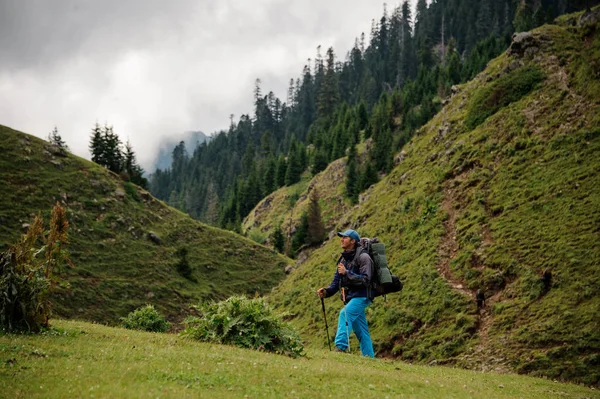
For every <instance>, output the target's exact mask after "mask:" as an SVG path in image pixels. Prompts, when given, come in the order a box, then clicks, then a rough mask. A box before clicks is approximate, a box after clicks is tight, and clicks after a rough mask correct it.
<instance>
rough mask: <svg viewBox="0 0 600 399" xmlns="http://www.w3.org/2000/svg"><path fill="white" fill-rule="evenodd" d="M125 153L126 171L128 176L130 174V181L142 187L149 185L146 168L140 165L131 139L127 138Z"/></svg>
mask: <svg viewBox="0 0 600 399" xmlns="http://www.w3.org/2000/svg"><path fill="white" fill-rule="evenodd" d="M124 155H125V157H124V158H125V161H124V164H125V172H127V176H129V181H131V182H132V183H134V184H137V185H138V186H140V187H143V188H146V187H147V186H148V180H147V179H146V178H144V176H143V174H144V169H142V167H141V166H139V165H138V163H137V160H136V156H135V152H134V151H133V147H132V146H131V143H130V142H129V140H127V144H125V154H124Z"/></svg>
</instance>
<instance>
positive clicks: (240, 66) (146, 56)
mask: <svg viewBox="0 0 600 399" xmlns="http://www.w3.org/2000/svg"><path fill="white" fill-rule="evenodd" d="M397 5H398V4H395V3H388V7H390V8H393V7H396V6H397ZM382 12H383V1H366V0H362V1H358V0H326V1H322V0H214V1H213V0H196V1H192V0H175V1H167V0H102V1H98V0H51V1H50V0H0V124H2V125H7V126H9V127H11V128H13V129H16V130H21V131H24V132H26V133H30V134H33V135H36V136H39V137H43V138H45V137H47V135H48V133H49V132H50V131H51V130H52V128H53V127H54V126H57V127H58V130H59V133H60V134H61V136H62V137H63V139H64V140H65V141H66V142H67V144H68V145H69V146H70V148H71V150H72V152H73V153H75V154H77V155H79V156H82V157H85V158H89V153H88V149H87V146H88V141H89V134H90V130H91V128H92V126H93V125H94V123H95V122H96V121H98V122H99V123H100V124H104V123H105V122H108V124H111V125H113V126H114V129H115V132H116V133H117V134H118V135H119V137H121V139H122V140H123V141H126V140H127V139H129V140H130V141H131V143H132V145H133V148H134V150H135V151H136V153H137V155H138V161H140V163H141V164H142V166H144V167H145V168H147V170H148V168H150V166H151V165H152V162H153V160H154V157H155V155H156V153H157V151H158V148H159V145H160V143H161V142H162V141H164V140H165V138H167V137H169V138H173V137H177V136H181V135H182V134H183V133H184V132H185V131H190V130H202V131H203V132H205V133H207V134H209V133H212V132H215V131H217V130H220V129H226V128H227V127H228V125H229V115H230V114H234V115H235V118H236V120H237V118H238V117H239V116H240V114H242V113H251V112H252V90H253V86H254V81H255V79H256V78H260V79H261V81H262V90H263V92H264V93H267V92H268V91H270V90H272V91H273V92H274V93H275V94H276V95H277V96H278V97H280V98H281V99H282V101H285V97H286V94H285V93H286V90H287V87H288V84H289V80H290V78H294V79H295V78H297V77H299V76H300V74H301V71H302V67H303V65H304V64H305V63H306V59H307V58H314V56H315V54H316V48H317V46H319V45H321V46H322V54H323V55H324V54H325V51H326V49H327V48H328V47H329V46H333V47H334V49H335V51H336V53H337V55H338V56H339V57H340V58H341V59H342V60H343V59H344V57H345V54H346V52H347V51H348V50H349V49H350V48H351V47H352V45H353V43H354V39H355V38H356V37H358V36H359V35H360V34H361V32H365V34H366V35H367V37H368V33H369V31H370V27H371V20H372V19H379V18H380V17H381V15H382Z"/></svg>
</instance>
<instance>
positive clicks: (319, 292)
mask: <svg viewBox="0 0 600 399" xmlns="http://www.w3.org/2000/svg"><path fill="white" fill-rule="evenodd" d="M325 294H326V292H325V288H319V289H318V290H317V295H318V296H319V298H325Z"/></svg>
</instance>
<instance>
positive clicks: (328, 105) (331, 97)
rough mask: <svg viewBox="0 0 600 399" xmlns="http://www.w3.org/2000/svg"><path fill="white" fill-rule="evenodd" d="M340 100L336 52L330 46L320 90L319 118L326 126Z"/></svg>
mask: <svg viewBox="0 0 600 399" xmlns="http://www.w3.org/2000/svg"><path fill="white" fill-rule="evenodd" d="M338 102H339V89H338V78H337V75H336V71H335V53H334V51H333V48H332V47H330V48H329V49H328V50H327V70H326V73H325V76H324V78H323V84H322V85H321V87H320V90H319V101H318V112H319V120H320V121H321V123H322V124H323V125H324V126H328V124H329V121H330V119H331V117H332V116H333V113H334V111H335V107H336V106H337V104H338Z"/></svg>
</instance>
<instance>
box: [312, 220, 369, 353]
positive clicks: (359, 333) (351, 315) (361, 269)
mask: <svg viewBox="0 0 600 399" xmlns="http://www.w3.org/2000/svg"><path fill="white" fill-rule="evenodd" d="M337 234H338V236H339V237H340V240H341V247H342V250H343V251H342V254H341V256H340V260H339V263H338V265H337V269H336V271H335V274H334V276H333V280H332V281H331V284H329V287H327V288H325V287H323V288H319V289H318V290H317V294H318V295H319V297H321V298H327V297H330V296H332V295H334V294H335V293H336V292H338V291H339V290H341V291H342V300H343V301H344V305H345V306H344V308H343V309H342V310H340V315H339V318H338V328H337V333H336V336H335V346H336V347H337V349H338V350H340V351H346V350H347V349H348V348H349V342H350V333H351V332H352V331H354V334H356V337H357V338H358V341H359V342H360V350H361V352H362V354H363V356H368V357H375V353H374V351H373V342H372V341H371V334H370V333H369V326H368V324H367V318H366V315H365V310H366V308H367V306H369V305H370V304H371V302H372V301H373V296H372V294H371V289H370V286H369V283H370V281H371V277H372V275H373V260H372V259H371V257H370V256H369V254H368V253H366V252H363V248H362V247H361V246H360V236H359V235H358V233H357V232H356V231H354V230H346V231H344V232H343V233H337Z"/></svg>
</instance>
